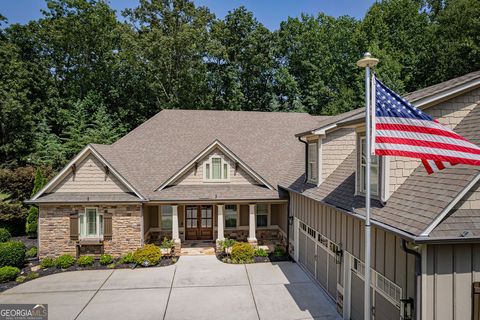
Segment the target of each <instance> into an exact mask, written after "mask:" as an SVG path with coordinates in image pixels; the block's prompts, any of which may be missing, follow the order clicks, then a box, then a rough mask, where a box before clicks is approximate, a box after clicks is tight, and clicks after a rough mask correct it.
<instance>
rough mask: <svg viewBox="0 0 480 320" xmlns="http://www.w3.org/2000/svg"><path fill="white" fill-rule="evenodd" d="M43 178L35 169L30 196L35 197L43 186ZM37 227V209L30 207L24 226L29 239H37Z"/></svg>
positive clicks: (40, 172) (39, 171) (38, 170)
mask: <svg viewBox="0 0 480 320" xmlns="http://www.w3.org/2000/svg"><path fill="white" fill-rule="evenodd" d="M45 182H46V181H45V177H44V176H43V173H42V170H40V169H37V171H36V172H35V180H34V182H33V190H32V196H33V195H35V194H36V193H37V192H38V191H39V190H40V189H42V188H43V186H44V185H45ZM37 227H38V208H37V207H35V206H31V207H30V209H29V210H28V216H27V223H26V225H25V231H26V233H27V235H28V236H29V237H30V238H36V237H37Z"/></svg>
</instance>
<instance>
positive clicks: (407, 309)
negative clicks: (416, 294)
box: [400, 298, 413, 320]
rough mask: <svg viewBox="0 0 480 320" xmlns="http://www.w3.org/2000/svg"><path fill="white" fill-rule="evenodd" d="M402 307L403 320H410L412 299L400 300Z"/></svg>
mask: <svg viewBox="0 0 480 320" xmlns="http://www.w3.org/2000/svg"><path fill="white" fill-rule="evenodd" d="M400 302H401V303H402V305H403V317H402V319H403V320H412V311H413V298H408V299H400Z"/></svg>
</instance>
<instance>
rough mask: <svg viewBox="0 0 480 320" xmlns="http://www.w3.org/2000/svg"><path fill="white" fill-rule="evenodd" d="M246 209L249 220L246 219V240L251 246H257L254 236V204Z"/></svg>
mask: <svg viewBox="0 0 480 320" xmlns="http://www.w3.org/2000/svg"><path fill="white" fill-rule="evenodd" d="M248 207H249V213H248V216H249V219H248V221H249V223H248V226H249V233H248V239H247V240H248V242H249V243H250V244H252V245H253V246H257V237H256V234H255V227H256V225H257V222H256V219H255V207H256V204H254V203H251V204H250V205H249V206H248Z"/></svg>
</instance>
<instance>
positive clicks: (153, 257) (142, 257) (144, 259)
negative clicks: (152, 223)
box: [133, 244, 162, 267]
mask: <svg viewBox="0 0 480 320" xmlns="http://www.w3.org/2000/svg"><path fill="white" fill-rule="evenodd" d="M161 258H162V251H161V250H160V247H157V246H156V245H154V244H146V245H145V246H144V247H143V248H138V249H137V250H136V251H135V253H134V254H133V259H134V260H135V262H136V263H137V264H140V265H142V266H144V267H148V266H154V265H156V264H158V262H159V261H160V259H161Z"/></svg>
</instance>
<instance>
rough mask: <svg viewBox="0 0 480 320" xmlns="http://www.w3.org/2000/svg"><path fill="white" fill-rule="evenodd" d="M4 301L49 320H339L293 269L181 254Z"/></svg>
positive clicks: (8, 295)
mask: <svg viewBox="0 0 480 320" xmlns="http://www.w3.org/2000/svg"><path fill="white" fill-rule="evenodd" d="M0 303H48V307H49V319H50V320H52V319H196V320H200V319H208V320H215V319H242V320H247V319H262V320H263V319H288V320H291V319H340V316H339V315H338V313H337V312H336V311H335V306H334V303H333V301H332V300H331V299H329V298H328V297H327V296H326V294H325V293H324V291H323V290H322V289H321V288H319V287H318V286H317V285H316V284H314V283H313V282H312V281H311V279H310V278H309V277H308V276H307V275H306V273H305V272H304V271H303V270H302V269H301V268H300V267H299V266H298V265H297V264H295V263H290V262H280V263H258V264H250V265H229V264H224V263H222V262H220V261H218V260H217V259H216V258H215V256H184V257H181V258H180V259H179V261H178V262H177V263H176V264H175V265H173V266H169V267H163V268H150V269H136V270H96V271H76V272H66V273H60V274H55V275H51V276H47V277H43V278H39V279H36V280H33V281H30V282H27V283H25V284H22V285H19V286H17V287H15V288H12V289H10V290H7V291H5V292H4V293H2V294H0Z"/></svg>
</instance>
